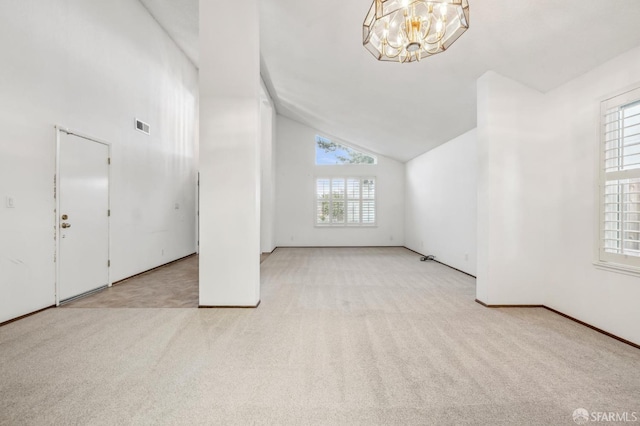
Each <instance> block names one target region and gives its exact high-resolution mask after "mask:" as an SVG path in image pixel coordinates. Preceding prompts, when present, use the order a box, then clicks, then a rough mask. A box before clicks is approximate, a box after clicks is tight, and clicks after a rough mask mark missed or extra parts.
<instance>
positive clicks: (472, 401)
mask: <svg viewBox="0 0 640 426" xmlns="http://www.w3.org/2000/svg"><path fill="white" fill-rule="evenodd" d="M474 294H475V290H474V280H473V278H471V277H468V276H466V275H464V274H461V273H458V272H456V271H453V270H451V269H449V268H447V267H445V266H442V265H439V264H437V263H429V262H420V261H418V256H417V255H416V254H414V253H412V252H410V251H408V250H405V249H400V248H388V249H385V248H363V249H278V250H277V251H276V252H274V253H273V254H272V255H271V256H269V258H268V259H267V260H266V261H265V262H264V263H263V264H262V304H261V305H260V307H259V308H258V309H220V310H215V309H135V308H134V309H95V308H94V309H84V308H78V309H51V310H48V311H45V312H43V313H41V314H38V315H34V316H32V317H29V318H26V319H24V320H21V321H17V322H15V323H11V324H9V325H7V326H5V327H1V328H0V424H2V425H20V424H27V425H48V424H56V425H61V424H63V425H66V424H81V425H118V424H123V425H125V424H136V425H137V424H185V425H187V424H203V425H204V424H220V425H228V424H238V425H245V424H274V425H275V424H296V425H297V424H313V425H315V424H321V425H334V424H345V425H346V424H349V425H352V424H360V425H369V424H385V425H393V424H397V425H407V424H421V425H434V424H438V425H440V424H469V425H498V424H503V425H517V424H522V425H529V424H531V425H541V424H548V425H563V424H566V425H572V424H575V423H574V422H573V420H572V417H571V416H572V413H573V411H574V410H575V409H576V408H579V407H583V408H585V409H587V410H590V411H615V412H625V411H626V412H630V411H636V412H640V351H639V350H637V349H634V348H632V347H630V346H628V345H625V344H623V343H620V342H618V341H616V340H613V339H611V338H608V337H606V336H604V335H601V334H599V333H597V332H594V331H592V330H590V329H588V328H586V327H583V326H580V325H579V324H576V323H574V322H572V321H569V320H567V319H565V318H562V317H560V316H558V315H556V314H553V313H551V312H549V311H546V310H544V309H487V308H484V307H482V306H480V305H478V304H477V303H475V302H474V301H473V300H474ZM609 424H611V423H609Z"/></svg>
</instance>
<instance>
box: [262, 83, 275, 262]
mask: <svg viewBox="0 0 640 426" xmlns="http://www.w3.org/2000/svg"><path fill="white" fill-rule="evenodd" d="M275 120H276V110H275V107H274V104H273V100H272V99H271V97H270V96H269V92H268V91H267V90H266V88H265V87H264V84H262V86H261V91H260V140H261V144H260V170H261V171H260V251H261V252H262V253H271V252H272V251H273V249H274V248H275V247H276V246H275V189H276V182H275V180H276V163H275V157H276V155H275V137H274V136H275Z"/></svg>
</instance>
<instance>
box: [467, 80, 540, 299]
mask: <svg viewBox="0 0 640 426" xmlns="http://www.w3.org/2000/svg"><path fill="white" fill-rule="evenodd" d="M545 106H546V104H545V98H544V95H543V94H542V93H540V92H538V91H536V90H533V89H530V88H528V87H526V86H524V85H522V84H520V83H517V82H515V81H513V80H510V79H508V78H506V77H503V76H501V75H499V74H497V73H495V72H488V73H486V74H485V75H483V76H482V77H481V78H480V79H479V80H478V128H477V139H478V233H477V238H478V269H477V277H478V280H477V288H476V290H477V298H478V299H479V300H481V301H482V302H484V303H487V304H492V305H500V304H542V303H543V301H544V284H545V282H546V280H545V278H544V275H543V274H544V272H545V263H544V261H545V260H546V255H545V253H546V250H547V244H548V241H547V240H546V239H545V228H546V224H547V221H546V219H547V218H549V217H550V216H551V212H549V211H548V206H547V203H548V199H547V195H548V186H549V185H550V184H551V180H550V177H549V171H548V166H547V163H546V162H547V160H548V157H549V156H550V155H552V153H550V152H548V151H547V148H548V147H547V144H546V143H545V142H546V141H545V135H546V128H547V123H548V121H547V120H546V119H545V118H546V113H545Z"/></svg>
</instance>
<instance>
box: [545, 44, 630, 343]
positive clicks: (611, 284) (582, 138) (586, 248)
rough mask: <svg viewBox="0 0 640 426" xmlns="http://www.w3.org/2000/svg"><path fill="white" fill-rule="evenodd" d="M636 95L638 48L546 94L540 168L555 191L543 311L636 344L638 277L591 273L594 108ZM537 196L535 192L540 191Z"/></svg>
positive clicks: (596, 114)
mask: <svg viewBox="0 0 640 426" xmlns="http://www.w3.org/2000/svg"><path fill="white" fill-rule="evenodd" d="M631 87H640V48H636V49H633V50H631V51H629V52H627V53H625V54H623V55H621V56H619V57H617V58H614V59H613V60H611V61H609V62H607V63H605V64H603V65H602V66H600V67H597V68H595V69H594V70H592V71H590V72H588V73H586V74H585V75H583V76H581V77H579V78H577V79H575V80H573V81H571V82H569V83H568V84H565V85H563V86H562V87H560V88H558V89H556V90H553V91H552V92H550V93H548V94H547V97H548V100H549V104H550V108H551V112H552V116H553V117H555V120H554V122H553V129H554V132H553V133H552V135H551V137H550V138H549V144H548V148H549V150H551V152H553V158H552V160H553V162H552V163H551V164H550V167H548V172H549V173H550V174H551V175H552V179H551V183H552V187H553V188H555V190H554V191H553V192H552V196H551V198H550V199H549V205H548V208H549V209H550V210H552V211H553V212H554V215H555V221H554V223H553V228H552V232H553V237H554V238H553V244H550V245H549V247H548V248H547V250H546V254H547V262H548V263H547V265H548V266H547V267H548V268H550V269H551V274H550V275H549V287H548V292H547V297H546V300H545V304H546V305H547V306H549V307H551V308H554V309H557V310H559V311H561V312H564V313H566V314H568V315H571V316H573V317H575V318H578V319H580V320H582V321H585V322H587V323H589V324H592V325H594V326H596V327H599V328H601V329H604V330H606V331H608V332H610V333H613V334H615V335H617V336H620V337H622V338H625V339H628V340H630V341H633V342H635V343H639V344H640V309H638V307H639V301H640V277H637V276H629V275H623V274H620V273H616V272H612V271H609V270H600V269H597V268H596V267H595V266H594V265H593V264H592V262H593V261H594V260H595V254H594V249H595V247H596V246H597V244H598V241H597V234H596V231H595V229H596V226H597V225H596V224H597V214H598V209H597V205H598V195H597V185H598V169H597V164H598V160H597V158H598V145H599V133H598V130H599V123H600V119H599V113H600V102H601V101H602V100H604V99H606V98H609V97H611V96H614V95H617V94H619V93H621V92H624V91H626V89H629V88H631ZM541 190H542V188H541Z"/></svg>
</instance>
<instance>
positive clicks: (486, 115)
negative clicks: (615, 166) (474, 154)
mask: <svg viewBox="0 0 640 426" xmlns="http://www.w3.org/2000/svg"><path fill="white" fill-rule="evenodd" d="M638 76H640V48H636V49H633V50H631V51H629V52H627V53H625V54H623V55H621V56H619V57H617V58H615V59H613V60H611V61H609V62H607V63H605V64H604V65H602V66H599V67H597V68H595V69H593V70H592V71H590V72H588V73H586V74H584V75H582V76H581V77H579V78H576V79H574V80H572V81H570V82H569V83H567V84H565V85H563V86H561V87H559V88H557V89H555V90H553V91H551V92H549V93H547V94H544V95H543V94H541V93H539V92H536V91H534V90H531V89H529V88H526V87H524V86H522V85H520V84H519V83H517V82H514V81H513V80H510V79H507V78H505V77H502V76H500V75H497V74H495V73H487V74H486V75H484V76H483V77H482V78H481V79H480V80H479V81H478V149H479V153H478V157H479V164H478V167H479V174H478V175H479V179H478V281H477V296H478V299H480V300H482V301H483V302H485V303H489V304H544V305H546V306H548V307H550V308H553V309H556V310H558V311H560V312H563V313H565V314H567V315H570V316H572V317H574V318H577V319H579V320H581V321H584V322H586V323H588V324H591V325H593V326H595V327H598V328H600V329H603V330H605V331H607V332H610V333H612V334H614V335H617V336H620V337H622V338H624V339H627V340H629V341H632V342H635V343H640V310H639V309H638V300H640V277H638V276H630V275H625V274H621V273H618V272H613V271H610V270H602V269H598V268H597V267H596V266H594V264H593V262H594V260H595V253H596V252H595V250H596V247H597V244H598V241H597V231H596V229H597V215H598V209H597V205H598V188H597V186H598V161H597V158H598V148H599V133H598V130H599V123H600V118H599V109H600V102H601V101H602V100H604V99H606V98H608V97H611V96H614V95H616V94H618V93H621V92H623V91H625V90H628V89H629V88H631V87H640V77H638Z"/></svg>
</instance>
